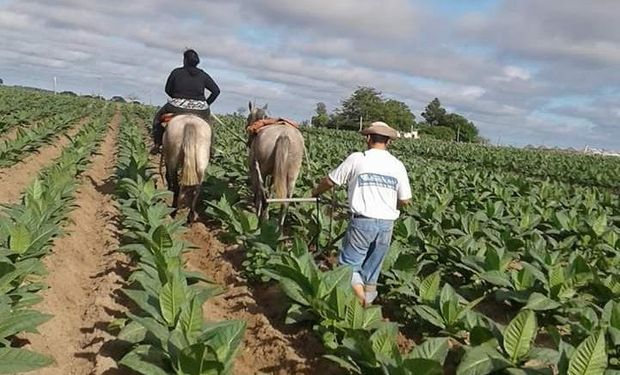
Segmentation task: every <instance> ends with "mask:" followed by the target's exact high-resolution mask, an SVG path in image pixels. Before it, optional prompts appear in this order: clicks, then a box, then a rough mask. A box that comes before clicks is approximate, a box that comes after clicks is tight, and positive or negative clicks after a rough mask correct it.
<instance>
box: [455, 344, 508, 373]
mask: <svg viewBox="0 0 620 375" xmlns="http://www.w3.org/2000/svg"><path fill="white" fill-rule="evenodd" d="M508 366H510V362H509V361H508V360H506V359H505V358H504V357H503V356H502V355H501V354H500V353H499V352H498V351H497V350H495V349H494V348H491V347H489V346H486V345H482V346H476V347H475V348H472V349H468V350H467V352H465V356H463V359H462V360H461V363H460V364H459V366H458V367H457V369H456V375H487V374H491V373H493V372H494V371H498V370H502V369H505V368H507V367H508Z"/></svg>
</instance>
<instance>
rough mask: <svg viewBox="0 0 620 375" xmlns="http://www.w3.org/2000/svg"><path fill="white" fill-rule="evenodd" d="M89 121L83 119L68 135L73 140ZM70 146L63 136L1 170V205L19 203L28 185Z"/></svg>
mask: <svg viewBox="0 0 620 375" xmlns="http://www.w3.org/2000/svg"><path fill="white" fill-rule="evenodd" d="M88 120H89V119H88V118H83V119H82V120H80V121H79V122H77V123H76V125H75V126H74V127H72V128H71V129H70V130H69V131H68V132H67V135H68V136H69V137H70V138H73V136H74V135H76V134H77V132H78V131H79V130H80V129H81V128H82V127H83V126H84V124H86V122H87V121H88ZM68 144H69V140H68V139H67V138H66V137H64V136H61V137H59V138H58V139H57V140H55V141H54V142H53V143H51V144H49V145H46V146H43V147H41V149H39V151H38V152H36V153H34V154H30V155H28V156H26V157H25V158H24V159H23V160H22V161H21V162H19V163H17V164H15V165H13V166H11V167H9V168H4V169H0V203H14V202H17V200H18V199H19V197H20V196H21V193H22V192H23V191H24V189H25V188H26V185H28V184H29V183H30V182H31V181H32V179H34V178H35V176H36V175H37V173H38V172H39V171H40V170H41V169H43V168H44V167H45V166H47V165H49V164H50V163H51V162H52V160H54V159H56V158H57V157H59V156H60V154H61V153H62V150H63V149H64V148H65V146H67V145H68Z"/></svg>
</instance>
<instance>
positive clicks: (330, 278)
mask: <svg viewBox="0 0 620 375" xmlns="http://www.w3.org/2000/svg"><path fill="white" fill-rule="evenodd" d="M17 103H21V104H20V105H19V106H17ZM15 107H19V108H20V109H19V110H11V109H12V108H15ZM154 110H155V108H152V107H146V106H141V105H136V104H117V103H109V102H105V101H100V100H95V99H88V98H73V97H65V96H61V95H56V96H53V95H49V94H42V93H32V92H27V91H22V90H16V89H12V88H0V184H1V186H0V189H2V190H6V191H8V190H9V189H12V190H14V191H15V197H17V196H19V198H18V199H13V198H12V196H9V195H7V196H6V197H4V196H2V202H1V203H2V204H3V206H2V209H1V210H0V373H1V374H11V373H21V372H28V371H33V372H32V373H41V374H63V373H79V374H82V373H83V374H89V373H97V374H135V373H141V374H188V375H189V374H192V375H193V374H196V375H198V374H259V373H270V374H291V373H300V374H314V373H325V374H347V373H350V374H395V375H400V374H403V375H405V374H437V375H440V374H458V375H484V374H526V375H529V374H561V375H566V374H568V375H577V374H581V375H598V374H609V375H612V374H616V373H620V269H619V265H620V198H619V194H618V193H619V191H620V160H618V159H617V158H613V157H603V156H592V155H581V154H576V153H575V154H573V153H568V152H559V151H557V152H554V151H539V150H520V149H516V148H499V147H492V146H482V145H469V144H456V143H445V142H439V141H433V140H425V139H422V140H415V141H413V140H409V139H403V140H397V141H396V142H395V143H394V144H393V145H392V147H391V152H392V153H393V154H394V155H395V156H397V157H398V158H399V159H400V160H402V161H403V163H404V164H405V166H406V167H407V170H408V172H409V177H410V182H411V187H412V191H413V199H412V204H411V205H410V206H409V207H407V208H406V209H405V210H404V211H402V212H401V217H400V218H399V220H398V221H397V222H396V224H395V227H394V232H393V240H392V245H391V249H390V252H389V254H388V256H387V257H386V260H385V262H384V264H383V270H382V275H381V278H380V280H379V283H380V285H379V296H380V297H379V299H378V300H377V301H376V304H375V305H373V306H371V307H368V308H363V307H362V306H361V305H360V304H359V302H358V301H357V299H356V298H355V297H354V295H353V293H352V291H351V290H350V277H351V271H350V270H349V269H347V268H344V267H338V266H337V261H336V259H337V254H338V251H339V248H340V241H341V238H342V235H343V233H344V231H345V230H346V226H347V221H348V213H347V212H346V210H345V209H343V208H341V205H343V204H346V192H345V190H344V189H338V190H335V191H333V196H332V195H331V194H332V193H328V194H327V195H326V196H325V197H324V199H323V201H322V203H321V204H320V205H319V206H318V209H317V206H315V205H314V204H305V205H304V204H297V205H291V207H290V209H289V214H288V217H287V220H286V223H285V226H284V228H283V229H282V231H279V228H278V226H277V222H276V220H277V216H278V215H277V210H278V209H279V208H278V207H277V206H273V207H272V210H273V212H272V215H271V217H272V218H276V219H274V220H267V221H264V222H260V221H259V219H258V217H257V216H256V215H255V213H254V212H253V210H252V208H251V205H250V198H249V197H250V193H249V183H248V178H247V165H246V164H247V161H246V158H247V149H246V145H245V144H244V143H243V142H241V141H240V139H239V138H240V137H241V138H244V137H245V134H244V125H245V118H243V117H240V116H237V115H223V116H220V118H221V119H222V120H223V122H224V123H225V126H223V125H217V124H216V125H215V126H214V129H215V132H216V138H215V144H214V147H215V154H214V158H213V160H212V161H211V164H210V166H209V169H208V171H207V177H206V178H205V181H204V182H203V186H204V191H203V196H202V197H201V201H202V208H201V220H200V223H198V224H195V225H194V227H192V228H186V227H185V225H184V224H185V221H184V217H178V218H176V219H172V218H170V213H171V212H172V209H171V208H170V207H169V202H170V194H169V193H168V192H166V191H165V190H163V189H164V187H163V186H162V184H161V181H159V179H158V176H157V162H158V160H155V159H154V158H152V157H150V156H149V155H148V145H149V142H148V130H149V127H150V123H151V116H152V115H153V113H154ZM278 115H285V114H278ZM303 134H304V138H305V142H306V147H307V158H306V160H305V162H304V165H303V167H302V173H301V175H300V178H299V180H298V183H297V191H296V194H295V196H296V197H308V196H309V195H310V190H311V189H312V187H313V186H314V185H315V184H316V183H317V182H318V181H319V179H320V178H322V177H323V176H324V175H326V174H327V173H328V172H329V171H330V170H331V169H332V168H334V167H335V166H336V165H338V164H339V163H340V162H341V161H342V160H344V158H345V157H346V156H347V155H348V154H349V153H350V152H353V151H359V150H363V148H364V146H365V145H364V142H363V139H362V137H361V136H359V134H357V133H355V132H347V131H337V130H331V129H314V128H304V129H303ZM333 203H338V205H335V204H333ZM83 254H87V256H86V255H83ZM55 301H58V302H55ZM267 337H268V339H267ZM69 371H71V372H69Z"/></svg>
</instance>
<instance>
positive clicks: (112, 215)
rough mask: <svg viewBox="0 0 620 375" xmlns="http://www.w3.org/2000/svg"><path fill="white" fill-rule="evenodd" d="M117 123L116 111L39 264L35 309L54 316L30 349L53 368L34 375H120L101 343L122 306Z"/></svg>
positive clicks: (32, 338) (110, 353) (111, 353)
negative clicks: (43, 274) (41, 279)
mask: <svg viewBox="0 0 620 375" xmlns="http://www.w3.org/2000/svg"><path fill="white" fill-rule="evenodd" d="M119 123H120V113H119V112H117V113H116V115H115V116H114V118H113V119H112V123H111V125H110V127H109V130H108V134H107V135H106V138H105V140H104V142H103V143H102V145H101V148H100V155H97V156H95V157H94V158H93V163H92V164H91V166H90V168H89V169H88V171H86V172H85V173H84V175H83V177H82V181H83V182H82V184H81V186H80V188H79V190H78V192H77V195H76V202H75V203H76V204H77V206H78V208H76V209H75V210H74V211H73V212H72V214H71V216H70V219H71V220H72V224H71V225H69V226H68V228H67V229H66V230H67V232H68V234H67V235H66V236H64V237H62V238H60V239H59V240H58V241H56V242H55V244H54V251H53V253H52V254H50V255H49V256H48V257H47V258H45V260H44V262H45V265H46V267H47V270H48V272H49V274H48V276H47V278H46V283H47V285H49V289H47V290H45V291H44V292H43V293H42V295H43V297H44V300H43V302H42V303H40V304H39V305H37V309H38V310H40V311H42V312H45V313H50V314H53V315H54V318H53V319H52V320H50V321H49V322H47V323H46V324H44V325H42V326H41V327H40V328H39V331H40V333H41V334H40V335H29V336H28V337H27V338H28V339H29V340H30V342H31V347H32V348H33V349H34V350H37V351H40V352H42V353H45V354H48V355H51V356H52V357H54V358H55V360H56V362H57V363H56V365H55V366H52V367H48V368H45V369H42V370H39V371H38V372H37V374H40V375H52V374H53V375H68V374H81V375H83V374H121V373H122V372H121V371H119V370H117V369H116V363H115V361H114V360H113V359H112V358H111V357H113V356H114V355H115V353H114V350H113V348H108V347H106V344H105V343H106V341H110V340H112V339H113V336H111V335H110V334H108V333H107V332H106V326H107V324H108V323H109V322H110V321H112V320H113V319H115V318H119V317H120V316H121V311H124V308H123V307H122V306H121V305H119V304H118V303H117V301H116V299H115V297H116V296H117V295H118V290H119V289H120V287H121V285H122V276H121V274H123V270H124V267H125V265H126V263H125V262H126V258H125V257H124V256H123V255H122V254H121V253H119V252H117V251H116V249H117V248H118V239H117V237H118V233H117V229H116V228H117V225H116V221H117V215H118V212H117V209H116V207H115V204H114V196H113V193H114V181H113V179H112V177H113V174H114V167H115V154H116V139H117V133H118V127H119Z"/></svg>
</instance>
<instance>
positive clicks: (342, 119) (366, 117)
mask: <svg viewBox="0 0 620 375" xmlns="http://www.w3.org/2000/svg"><path fill="white" fill-rule="evenodd" d="M360 118H361V119H362V121H363V122H364V123H366V124H367V123H370V122H373V121H384V122H387V123H388V124H389V125H391V126H393V127H394V128H396V129H400V130H409V129H410V128H411V127H412V126H413V124H414V123H415V116H414V115H413V113H411V110H410V109H409V107H408V106H407V105H406V104H405V103H403V102H399V101H398V100H394V99H388V100H385V99H384V98H383V97H382V95H381V92H380V91H378V90H377V89H374V88H372V87H360V88H358V89H357V90H355V92H353V94H352V95H351V96H350V97H349V98H347V99H345V100H343V101H342V105H341V107H340V108H339V109H338V110H336V113H335V114H334V115H333V116H332V119H331V121H330V124H331V125H332V126H335V127H337V128H344V129H355V130H357V129H359V126H360Z"/></svg>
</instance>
